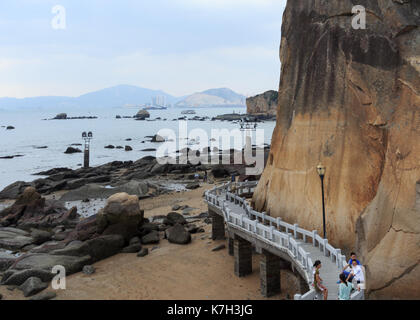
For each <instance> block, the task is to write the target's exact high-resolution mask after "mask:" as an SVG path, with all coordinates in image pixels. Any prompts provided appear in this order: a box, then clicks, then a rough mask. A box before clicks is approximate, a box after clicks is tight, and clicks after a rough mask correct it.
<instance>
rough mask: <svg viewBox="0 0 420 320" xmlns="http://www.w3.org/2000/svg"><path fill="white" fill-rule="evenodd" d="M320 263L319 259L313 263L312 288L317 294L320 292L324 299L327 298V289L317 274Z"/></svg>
mask: <svg viewBox="0 0 420 320" xmlns="http://www.w3.org/2000/svg"><path fill="white" fill-rule="evenodd" d="M321 267H322V264H321V261H319V260H317V261H315V263H314V268H315V270H314V284H313V286H314V288H315V291H316V293H317V294H322V295H323V296H324V300H327V298H328V289H327V288H326V287H325V286H324V285H323V284H322V278H321V277H320V275H319V270H320V269H321Z"/></svg>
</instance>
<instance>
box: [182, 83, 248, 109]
mask: <svg viewBox="0 0 420 320" xmlns="http://www.w3.org/2000/svg"><path fill="white" fill-rule="evenodd" d="M245 104H246V97H245V96H243V95H241V94H237V93H236V92H234V91H232V90H230V89H228V88H221V89H210V90H206V91H203V92H198V93H194V94H192V95H190V96H188V97H186V98H184V99H183V100H181V101H179V102H178V103H177V104H176V105H175V106H176V107H185V108H186V107H195V108H199V107H211V106H220V107H222V106H226V107H228V106H245Z"/></svg>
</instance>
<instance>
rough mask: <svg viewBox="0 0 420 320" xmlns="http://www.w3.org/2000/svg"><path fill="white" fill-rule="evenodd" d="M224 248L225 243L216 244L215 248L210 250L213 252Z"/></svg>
mask: <svg viewBox="0 0 420 320" xmlns="http://www.w3.org/2000/svg"><path fill="white" fill-rule="evenodd" d="M223 249H226V245H225V244H221V245H220V246H217V247H215V248H213V249H212V250H211V251H213V252H215V251H220V250H223Z"/></svg>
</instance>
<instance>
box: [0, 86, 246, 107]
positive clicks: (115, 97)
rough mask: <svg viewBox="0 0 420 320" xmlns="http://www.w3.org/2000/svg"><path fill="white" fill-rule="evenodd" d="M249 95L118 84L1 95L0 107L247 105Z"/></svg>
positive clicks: (227, 90) (213, 90)
mask: <svg viewBox="0 0 420 320" xmlns="http://www.w3.org/2000/svg"><path fill="white" fill-rule="evenodd" d="M245 100H246V97H245V96H243V95H241V94H238V93H236V92H234V91H232V90H231V89H228V88H221V89H210V90H206V91H203V92H201V93H195V94H192V95H189V96H183V97H175V96H172V95H170V94H168V93H166V92H164V91H162V90H152V89H147V88H141V87H137V86H132V85H118V86H115V87H110V88H106V89H102V90H99V91H94V92H90V93H87V94H84V95H81V96H79V97H61V96H44V97H32V98H22V99H19V98H9V97H6V98H0V110H16V109H19V110H23V109H51V108H62V109H63V110H65V109H66V108H118V107H126V106H136V107H139V106H141V108H142V109H143V108H146V109H148V110H154V109H155V108H159V109H164V108H168V107H169V108H170V107H180V108H196V107H212V106H215V107H221V106H227V107H245Z"/></svg>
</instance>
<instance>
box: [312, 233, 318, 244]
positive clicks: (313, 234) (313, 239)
mask: <svg viewBox="0 0 420 320" xmlns="http://www.w3.org/2000/svg"><path fill="white" fill-rule="evenodd" d="M317 234H318V231H316V230H314V231H312V244H313V245H314V247H316V235H317Z"/></svg>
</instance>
